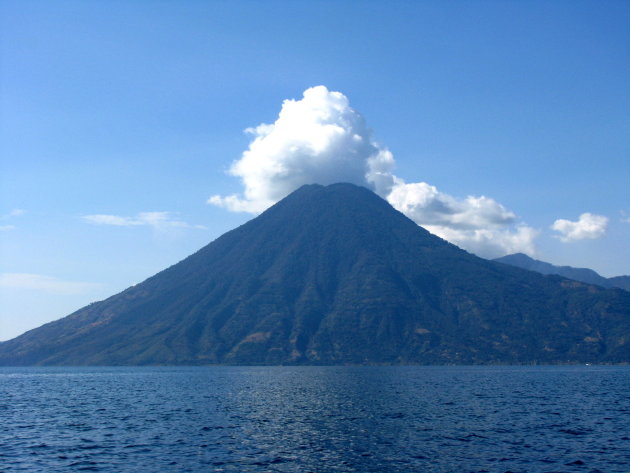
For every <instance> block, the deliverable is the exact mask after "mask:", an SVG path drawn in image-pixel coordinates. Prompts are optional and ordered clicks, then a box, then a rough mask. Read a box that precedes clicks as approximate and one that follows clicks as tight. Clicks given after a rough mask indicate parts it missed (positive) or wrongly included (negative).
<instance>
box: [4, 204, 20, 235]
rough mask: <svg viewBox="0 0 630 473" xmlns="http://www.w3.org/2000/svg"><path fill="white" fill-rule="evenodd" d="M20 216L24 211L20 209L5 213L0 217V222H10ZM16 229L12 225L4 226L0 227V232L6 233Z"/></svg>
mask: <svg viewBox="0 0 630 473" xmlns="http://www.w3.org/2000/svg"><path fill="white" fill-rule="evenodd" d="M21 215H24V210H22V209H13V210H11V211H10V212H8V213H6V214H2V215H0V221H2V220H10V219H13V218H15V217H19V216H21ZM16 228H17V227H16V226H15V225H12V224H6V225H0V232H8V231H11V230H15V229H16Z"/></svg>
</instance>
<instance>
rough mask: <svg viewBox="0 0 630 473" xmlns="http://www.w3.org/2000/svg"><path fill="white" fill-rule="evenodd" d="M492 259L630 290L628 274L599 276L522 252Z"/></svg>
mask: <svg viewBox="0 0 630 473" xmlns="http://www.w3.org/2000/svg"><path fill="white" fill-rule="evenodd" d="M494 261H498V262H499V263H504V264H509V265H511V266H517V267H519V268H523V269H529V270H530V271H536V272H537V273H541V274H557V275H559V276H562V277H565V278H569V279H574V280H575V281H581V282H585V283H587V284H597V285H598V286H602V287H619V288H621V289H625V290H626V291H630V276H615V277H614V278H605V277H604V276H600V275H599V274H597V273H596V272H595V271H593V270H592V269H587V268H573V267H571V266H555V265H553V264H549V263H545V262H544V261H539V260H536V259H533V258H530V257H529V256H527V255H524V254H523V253H515V254H513V255H507V256H502V257H501V258H497V259H495V260H494Z"/></svg>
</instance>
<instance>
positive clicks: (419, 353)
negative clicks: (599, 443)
mask: <svg viewBox="0 0 630 473" xmlns="http://www.w3.org/2000/svg"><path fill="white" fill-rule="evenodd" d="M629 314H630V294H628V293H627V292H625V291H621V290H616V289H611V290H606V289H602V288H599V287H597V286H591V285H587V284H583V283H578V282H575V281H569V280H566V279H563V278H560V277H558V276H542V275H538V274H535V273H532V272H530V271H526V270H523V269H520V268H515V267H511V266H507V265H504V264H500V263H496V262H492V261H487V260H483V259H481V258H478V257H476V256H474V255H472V254H470V253H467V252H466V251H464V250H461V249H459V248H457V247H456V246H454V245H452V244H451V243H448V242H446V241H444V240H442V239H440V238H438V237H436V236H434V235H432V234H430V233H429V232H428V231H426V230H424V229H423V228H421V227H419V226H417V225H416V224H415V223H414V222H412V221H411V220H410V219H408V218H407V217H405V216H404V215H402V214H401V213H400V212H398V211H396V210H394V209H393V208H392V207H391V206H390V205H389V204H388V203H387V202H386V201H385V200H383V199H381V198H380V197H378V196H376V195H375V194H374V193H372V192H371V191H369V190H367V189H365V188H362V187H358V186H355V185H352V184H333V185H330V186H325V187H324V186H320V185H316V184H315V185H309V186H303V187H302V188H300V189H298V190H297V191H295V192H294V193H292V194H290V195H289V196H288V197H286V198H285V199H283V200H281V201H280V202H278V203H277V204H276V205H274V206H272V207H271V208H269V209H268V210H266V211H265V212H263V213H262V214H261V215H259V216H258V217H256V218H254V219H252V220H250V221H249V222H247V223H245V224H243V225H241V226H240V227H238V228H236V229H234V230H231V231H230V232H227V233H225V234H224V235H222V236H220V237H219V238H217V239H216V240H214V241H213V242H211V243H210V244H208V245H207V246H205V247H204V248H202V249H200V250H199V251H197V252H196V253H194V254H192V255H191V256H189V257H187V258H185V259H184V260H182V261H180V262H179V263H177V264H175V265H173V266H171V267H169V268H167V269H165V270H164V271H161V272H159V273H157V274H156V275H154V276H152V277H150V278H148V279H147V280H146V281H144V282H142V283H140V284H137V285H135V286H132V287H130V288H128V289H126V290H125V291H123V292H121V293H119V294H116V295H114V296H112V297H110V298H108V299H105V300H104V301H101V302H97V303H93V304H90V305H89V306H87V307H84V308H82V309H80V310H78V311H76V312H74V313H73V314H70V315H69V316H67V317H64V318H63V319H60V320H58V321H55V322H51V323H49V324H46V325H44V326H42V327H40V328H37V329H34V330H31V331H29V332H27V333H26V334H23V335H22V336H20V337H17V338H15V339H13V340H9V341H6V342H3V343H2V344H0V365H16V364H17V365H99V364H100V365H144V364H217V363H228V364H364V363H386V364H400V363H416V364H444V363H448V364H453V363H467V364H470V363H566V362H574V363H575V362H586V361H588V362H627V361H630V340H627V333H629V332H630V323H629V320H628V319H629Z"/></svg>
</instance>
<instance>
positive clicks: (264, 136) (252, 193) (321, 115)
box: [208, 86, 394, 213]
mask: <svg viewBox="0 0 630 473" xmlns="http://www.w3.org/2000/svg"><path fill="white" fill-rule="evenodd" d="M246 131H247V132H248V133H250V134H251V135H252V136H253V137H254V139H253V141H252V142H251V143H250V145H249V148H248V149H247V150H246V151H245V152H244V153H243V155H242V156H241V158H240V159H239V160H238V161H236V162H235V163H233V164H232V167H231V168H230V170H229V173H230V174H231V175H233V176H236V177H239V178H240V179H241V181H242V183H243V186H244V190H243V194H244V195H243V196H239V195H229V196H226V197H222V196H218V195H214V196H212V197H210V199H209V200H208V202H209V203H212V204H215V205H219V206H222V207H225V208H227V209H229V210H233V211H246V212H253V213H257V212H261V211H263V210H265V209H266V208H267V207H269V206H271V205H273V204H274V203H276V202H277V201H278V200H280V199H282V198H283V197H286V196H287V195H288V194H289V193H291V192H293V191H294V190H295V189H297V188H298V187H300V186H302V185H304V184H312V183H314V182H316V183H318V184H323V185H326V184H333V183H335V182H350V183H353V184H359V185H365V184H366V183H374V186H376V187H380V186H382V185H385V186H386V185H387V184H386V183H382V182H381V181H382V179H381V175H383V174H384V175H385V180H387V177H388V176H389V173H390V171H391V169H392V168H393V164H394V159H393V156H392V154H391V153H390V152H389V151H388V150H387V149H385V148H383V147H381V146H379V145H378V143H376V142H375V141H374V139H373V138H372V136H371V133H370V130H369V129H368V128H367V126H366V124H365V121H364V120H363V117H361V115H359V114H358V113H357V112H356V111H354V110H353V109H352V108H351V107H350V105H349V102H348V99H347V97H346V96H345V95H343V94H342V93H340V92H331V91H329V90H328V89H327V88H326V87H324V86H318V87H312V88H310V89H308V90H306V91H305V92H304V98H303V99H302V100H285V101H284V103H283V104H282V110H281V111H280V115H279V116H278V119H277V120H276V121H275V123H273V124H262V125H259V126H257V127H255V128H249V129H247V130H246Z"/></svg>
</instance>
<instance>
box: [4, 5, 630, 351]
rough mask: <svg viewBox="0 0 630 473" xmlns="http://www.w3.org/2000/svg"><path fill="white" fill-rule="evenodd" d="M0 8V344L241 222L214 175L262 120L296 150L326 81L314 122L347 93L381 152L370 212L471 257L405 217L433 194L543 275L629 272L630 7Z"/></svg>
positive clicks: (227, 189)
mask: <svg viewBox="0 0 630 473" xmlns="http://www.w3.org/2000/svg"><path fill="white" fill-rule="evenodd" d="M0 8H1V10H0V48H1V50H0V120H1V122H0V146H1V147H0V340H5V339H8V338H12V337H13V336H16V335H18V334H20V333H21V332H23V331H25V330H27V329H30V328H34V327H36V326H39V325H41V324H42V323H45V322H47V321H50V320H54V319H57V318H59V317H62V316H64V315H67V314H69V313H70V312H72V311H74V310H76V309H78V308H80V307H82V306H83V305H85V304H87V303H89V302H92V301H94V300H99V299H103V298H105V297H107V296H109V295H112V294H114V293H116V292H119V291H120V290H122V289H124V288H126V287H128V286H129V285H131V284H134V283H138V282H140V281H142V280H144V279H145V278H147V277H149V276H151V275H152V274H154V273H156V272H158V271H159V270H161V269H164V268H165V267H167V266H169V265H171V264H174V263H176V262H177V261H179V260H181V259H183V258H184V257H185V256H187V255H188V254H190V253H192V252H194V251H196V250H197V249H199V248H200V247H202V246H203V245H205V244H207V243H208V242H210V241H212V240H213V239H215V238H216V237H218V236H219V235H221V234H222V233H224V232H225V231H227V230H229V229H231V228H234V227H235V226H237V225H239V224H241V223H244V222H245V221H247V220H248V219H250V218H252V216H253V215H252V214H251V213H242V212H232V211H230V209H229V206H228V205H212V204H208V202H207V201H208V199H209V198H210V197H211V196H221V197H224V196H227V195H231V194H237V195H238V196H241V198H242V197H243V195H244V194H243V191H244V190H247V186H245V187H244V185H243V180H242V179H245V177H244V176H249V174H247V173H248V172H250V171H251V169H250V170H248V169H249V168H248V169H245V170H244V171H243V173H242V174H241V175H240V177H239V176H234V175H230V174H228V171H229V170H230V167H231V166H232V164H233V163H234V162H237V161H238V160H241V159H242V156H243V153H244V152H245V151H246V150H248V149H249V150H251V149H252V148H251V146H252V145H251V143H252V141H253V140H255V139H260V140H263V139H264V138H265V136H263V134H260V133H259V134H256V133H253V134H252V133H249V134H248V133H244V130H245V129H246V128H250V127H256V126H258V125H260V124H262V123H267V124H274V122H275V130H276V131H277V134H278V136H280V137H281V138H282V137H283V138H284V139H287V140H288V139H290V138H291V137H290V136H289V137H288V138H287V135H286V133H285V134H282V133H283V132H282V130H284V128H282V127H281V126H280V124H279V122H276V120H277V119H278V114H279V112H280V110H281V108H282V107H283V101H284V100H286V99H293V100H294V101H295V103H297V104H298V105H297V106H296V108H295V109H296V110H297V111H296V112H295V113H302V112H303V113H305V114H308V113H310V112H308V110H312V107H311V108H310V109H309V108H308V107H302V105H305V104H306V103H307V99H306V98H303V97H304V96H303V94H304V92H305V91H306V90H308V89H310V88H311V87H314V86H319V85H324V86H326V88H327V89H325V92H324V89H316V90H319V91H320V92H321V93H320V94H319V95H318V96H317V97H314V96H313V97H314V98H313V101H314V102H313V103H314V104H315V105H314V106H315V107H319V106H320V105H322V106H324V105H325V106H328V105H330V104H331V103H332V102H331V101H332V100H333V99H335V97H336V98H339V97H340V96H338V95H334V94H333V92H335V91H338V92H340V93H341V94H343V96H342V97H343V98H344V99H345V100H346V102H344V104H345V105H343V107H345V108H343V110H341V112H340V117H342V118H343V117H344V116H347V115H344V113H346V112H347V113H353V112H354V111H356V112H357V113H360V114H361V116H362V117H363V118H364V119H365V123H366V124H367V126H366V127H363V125H361V124H360V123H359V122H357V123H356V124H355V125H356V127H359V128H360V133H363V134H364V137H365V139H366V140H367V141H369V142H370V143H372V144H374V146H373V148H374V149H376V150H386V151H388V152H389V153H391V155H392V156H393V158H394V160H395V168H392V170H390V171H391V172H390V171H388V172H390V175H391V176H394V177H395V178H396V179H402V180H404V183H405V184H404V186H405V187H400V189H399V190H401V191H404V192H403V193H402V194H400V193H399V194H398V197H396V199H397V200H396V199H394V197H392V196H393V194H388V193H389V190H387V191H386V193H382V195H383V196H384V197H387V198H388V200H390V202H395V203H396V205H398V206H399V207H398V208H400V209H402V208H403V207H404V208H405V209H406V211H408V214H409V215H410V217H411V218H414V220H416V221H418V222H420V223H421V224H424V223H425V222H428V223H429V224H430V225H429V226H431V225H432V229H434V230H435V231H436V232H437V233H438V234H441V235H442V236H445V235H448V236H449V238H451V237H452V239H454V241H456V242H458V243H459V242H462V246H465V245H466V244H467V242H469V243H470V242H472V240H471V239H470V238H469V237H470V235H471V233H467V234H466V235H464V234H462V233H461V231H463V230H462V229H463V228H464V227H463V226H461V224H462V222H461V221H459V223H458V225H460V226H459V227H457V228H455V227H453V226H449V225H451V224H452V223H453V221H452V219H451V220H448V221H447V220H439V218H438V217H439V216H437V217H436V216H435V215H434V214H429V213H428V207H426V208H425V207H423V208H420V207H418V205H419V204H417V202H416V204H413V205H415V207H409V205H410V204H409V202H410V200H409V199H412V198H419V197H418V196H420V197H421V198H422V199H425V200H423V201H422V202H426V198H427V195H428V194H427V193H430V189H436V190H435V192H434V193H433V194H432V197H431V198H432V199H433V200H432V201H431V202H433V203H435V202H438V203H441V204H443V203H445V202H446V203H447V204H448V205H449V206H451V207H452V208H453V209H455V210H453V212H452V213H451V214H450V215H455V216H458V218H460V217H461V218H460V220H461V219H465V218H467V216H471V215H472V216H471V217H470V218H472V219H477V217H479V214H478V213H477V214H471V209H472V208H473V206H474V205H477V204H479V202H481V207H482V210H484V209H486V210H488V209H489V210H488V212H491V211H492V212H495V213H493V214H492V215H491V216H490V217H487V215H488V214H487V213H485V214H484V215H485V216H486V217H487V218H486V217H484V218H486V219H485V220H484V219H482V221H481V223H479V222H477V224H476V225H477V226H475V227H474V228H473V227H472V226H470V227H469V226H467V227H465V230H466V231H467V232H471V231H474V232H482V231H484V228H482V226H483V225H486V224H488V225H494V227H492V228H491V229H490V230H488V231H490V233H488V234H487V235H489V236H488V238H490V239H492V238H499V237H500V235H504V236H505V235H516V233H515V232H517V231H518V228H526V229H528V230H531V233H529V234H528V235H529V236H528V238H529V240H528V241H527V244H529V245H530V246H529V247H528V248H532V249H533V253H532V254H534V256H535V257H537V258H539V259H542V260H545V261H549V262H551V263H554V264H568V265H572V266H581V267H591V268H593V269H595V270H597V271H599V272H600V273H601V274H603V275H605V276H614V275H619V274H630V251H629V244H628V242H629V241H630V221H628V220H629V219H630V190H629V189H630V185H629V184H630V153H629V151H630V149H629V142H628V136H630V126H629V125H630V117H629V112H628V111H629V110H630V88H629V87H628V84H630V30H629V29H628V24H630V4H629V3H628V2H621V1H616V2H606V1H603V2H602V1H597V2H595V1H593V2H580V1H567V2H560V1H558V2H510V1H505V2H490V1H479V2H475V1H472V2H441V1H440V2H437V1H436V2H402V1H400V2H384V1H379V2H376V1H367V2H358V1H357V2H353V1H345V2H333V1H321V2H318V1H309V2H306V1H304V2H295V1H282V2H279V1H275V2H274V1H269V2H254V1H251V2H239V1H230V2H227V1H216V2H202V1H181V2H166V1H164V2H144V1H125V2H123V1H109V2H105V1H102V2H97V1H94V2H83V1H77V2H68V1H58V2H46V1H41V2H35V1H29V0H22V1H2V2H0ZM335 100H336V99H335ZM340 100H341V99H340ZM309 103H310V102H309ZM300 107H302V108H300ZM307 109H308V110H307ZM304 110H306V111H304ZM353 116H354V115H353ZM307 118H308V117H307ZM311 118H312V117H311ZM308 119H309V120H310V118H308ZM340 119H341V118H340ZM309 123H311V124H313V126H314V127H316V126H319V124H318V123H315V122H313V121H310V122H309ZM344 123H345V122H344ZM355 125H353V126H355ZM314 129H315V128H314ZM353 130H354V128H353ZM362 136H363V135H362ZM307 138H308V137H307ZM331 149H332V148H331ZM251 155H252V156H253V158H252V159H254V158H256V159H258V158H257V156H258V155H257V154H256V153H255V152H253V151H252V154H251ZM267 158H269V156H267ZM271 158H273V157H271ZM271 158H269V159H271ZM298 158H300V159H302V158H303V159H305V160H306V159H309V157H308V156H306V157H304V156H302V155H300V156H297V157H296V159H298ZM261 159H262V158H261ZM274 159H275V158H274ZM366 159H367V158H366ZM331 169H333V170H334V169H336V168H331ZM298 170H299V169H298ZM307 178H308V177H307ZM413 183H425V184H427V185H425V186H424V187H421V186H415V187H414V186H412V185H410V184H413ZM263 184H264V186H267V187H265V189H266V190H267V191H269V192H272V191H275V190H278V188H277V187H274V186H277V184H278V181H277V180H273V179H272V180H268V181H265V182H264V183H263ZM283 189H284V187H283V188H282V189H280V191H282V190H283ZM287 189H288V188H287ZM388 189H389V188H388ZM289 190H290V189H289ZM414 192H415V194H414ZM418 192H420V194H418ZM431 192H432V191H431ZM403 194H404V195H403ZM269 195H271V194H269ZM468 196H473V197H474V198H479V197H481V196H485V197H486V198H487V199H491V201H490V200H486V201H477V200H466V199H467V197H468ZM405 199H406V200H405ZM414 202H415V201H414ZM495 204H496V205H495ZM405 206H406V207H405ZM484 206H485V207H484ZM478 207H479V206H477V207H476V208H478ZM491 207H492V208H491ZM492 209H494V210H492ZM497 209H498V210H497ZM484 212H485V210H484ZM497 212H498V213H503V215H504V216H505V215H508V214H509V215H508V217H506V218H504V219H503V220H504V221H502V222H499V220H500V219H499V220H497V219H494V216H495V215H498V214H497ZM473 213H474V212H473ZM583 214H587V217H585V218H582V219H580V216H582V215H583ZM90 216H91V217H92V218H91V220H90V218H88V217H90ZM95 216H96V217H95ZM99 216H100V217H99ZM103 216H106V217H103ZM449 218H450V217H449ZM497 218H498V217H497ZM422 219H425V220H422ZM426 219H429V220H426ZM598 219H599V220H598ZM602 219H603V220H602ZM557 221H560V223H557ZM563 221H564V223H562V222H563ZM554 222H556V224H555V228H556V230H554V229H553V228H552V226H553V225H554ZM464 223H465V224H466V225H468V223H469V222H464ZM471 225H472V224H471ZM440 232H441V233H440ZM453 232H460V233H457V234H456V233H453ZM492 232H494V233H492ZM497 232H499V233H497ZM500 232H504V233H500ZM458 238H459V240H458ZM466 238H468V240H466ZM496 241H498V240H496ZM486 243H487V241H486ZM479 244H480V245H481V243H479ZM484 244H485V243H484ZM470 245H471V246H469V247H467V249H469V250H470V251H475V252H478V253H480V254H481V253H483V248H482V247H481V246H474V244H473V243H470ZM525 247H527V246H523V248H525ZM479 248H481V249H480V250H479V251H477V249H479ZM515 248H516V247H515ZM483 255H485V256H489V255H490V253H488V254H485V253H484V254H483ZM492 256H494V254H492Z"/></svg>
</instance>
